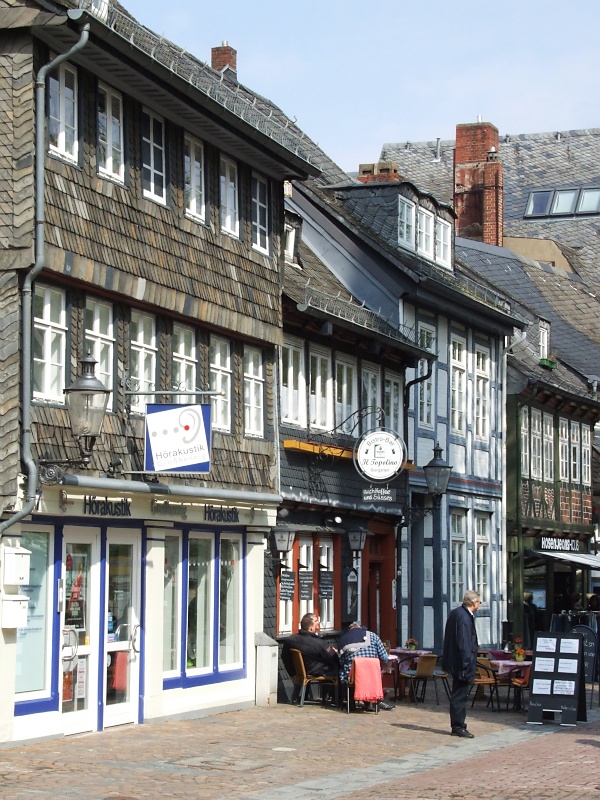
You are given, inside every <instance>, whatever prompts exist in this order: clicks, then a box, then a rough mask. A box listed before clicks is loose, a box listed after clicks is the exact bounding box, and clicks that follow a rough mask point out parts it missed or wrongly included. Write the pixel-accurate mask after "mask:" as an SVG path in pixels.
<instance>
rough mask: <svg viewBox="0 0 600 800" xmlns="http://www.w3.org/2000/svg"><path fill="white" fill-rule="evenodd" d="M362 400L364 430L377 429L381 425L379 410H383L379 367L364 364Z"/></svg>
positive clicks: (362, 371)
mask: <svg viewBox="0 0 600 800" xmlns="http://www.w3.org/2000/svg"><path fill="white" fill-rule="evenodd" d="M361 384H362V389H361V398H360V404H361V408H362V410H363V412H366V413H365V415H364V416H363V418H362V430H363V432H364V431H368V430H370V429H371V428H376V427H378V426H379V425H380V423H379V421H378V420H379V409H380V408H381V372H380V370H379V367H376V366H375V365H370V364H364V365H363V367H362V370H361Z"/></svg>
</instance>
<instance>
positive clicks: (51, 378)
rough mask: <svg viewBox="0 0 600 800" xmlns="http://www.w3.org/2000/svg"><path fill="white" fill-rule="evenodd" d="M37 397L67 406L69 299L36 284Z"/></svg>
mask: <svg viewBox="0 0 600 800" xmlns="http://www.w3.org/2000/svg"><path fill="white" fill-rule="evenodd" d="M32 349H33V396H34V397H35V398H36V399H42V400H53V401H55V402H58V403H64V402H65V396H64V394H63V389H64V388H65V361H66V352H67V311H66V295H65V293H64V292H63V291H62V290H61V289H54V288H51V287H50V286H44V285H42V284H39V283H36V285H35V288H34V292H33V342H32Z"/></svg>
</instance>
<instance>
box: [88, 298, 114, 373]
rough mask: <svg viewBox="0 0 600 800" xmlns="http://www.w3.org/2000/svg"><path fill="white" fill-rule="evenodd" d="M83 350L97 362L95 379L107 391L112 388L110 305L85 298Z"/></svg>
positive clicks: (112, 334) (111, 319)
mask: <svg viewBox="0 0 600 800" xmlns="http://www.w3.org/2000/svg"><path fill="white" fill-rule="evenodd" d="M83 349H84V352H85V353H91V355H92V356H93V357H94V358H95V359H96V361H97V362H98V363H97V364H96V367H95V371H96V377H97V378H99V379H100V380H101V381H102V383H103V384H104V385H105V386H106V388H107V389H112V387H113V376H114V354H115V331H114V321H113V307H112V303H105V302H103V301H100V300H94V299H93V298H91V297H87V298H86V301H85V330H84V332H83Z"/></svg>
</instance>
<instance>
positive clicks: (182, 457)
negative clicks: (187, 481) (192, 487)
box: [144, 403, 210, 472]
mask: <svg viewBox="0 0 600 800" xmlns="http://www.w3.org/2000/svg"><path fill="white" fill-rule="evenodd" d="M145 423H146V432H145V442H146V448H145V452H144V471H145V472H209V471H210V405H208V404H202V405H200V404H198V405H173V404H169V403H164V404H155V403H151V404H148V405H147V406H146V420H145Z"/></svg>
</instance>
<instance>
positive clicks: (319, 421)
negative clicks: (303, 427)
mask: <svg viewBox="0 0 600 800" xmlns="http://www.w3.org/2000/svg"><path fill="white" fill-rule="evenodd" d="M308 402H309V420H310V427H311V428H314V429H318V430H331V429H332V428H333V376H332V374H331V352H330V351H329V350H324V349H320V348H316V347H311V348H310V381H309V393H308Z"/></svg>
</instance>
